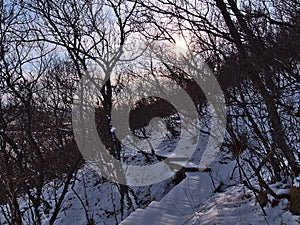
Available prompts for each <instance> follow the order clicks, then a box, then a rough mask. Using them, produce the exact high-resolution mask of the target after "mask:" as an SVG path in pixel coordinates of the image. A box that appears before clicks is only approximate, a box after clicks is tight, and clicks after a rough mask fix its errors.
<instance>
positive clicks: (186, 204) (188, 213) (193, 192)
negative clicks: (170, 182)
mask: <svg viewBox="0 0 300 225" xmlns="http://www.w3.org/2000/svg"><path fill="white" fill-rule="evenodd" d="M212 194H213V193H212V181H211V179H210V176H209V174H208V173H207V172H197V173H188V174H187V177H186V179H184V180H183V181H182V182H181V183H180V184H179V185H177V186H176V187H174V188H173V189H172V190H171V191H170V192H169V194H167V195H166V196H165V197H164V198H163V199H161V200H160V201H159V202H152V203H151V204H150V205H149V206H148V207H147V208H146V209H137V210H136V211H135V212H133V213H131V214H130V216H128V217H127V218H126V219H125V220H124V221H122V222H121V224H122V225H140V224H143V225H153V224H156V225H166V224H172V225H177V224H178V225H179V224H183V223H184V222H185V221H187V220H189V219H190V218H191V217H192V216H193V215H194V213H195V212H196V211H197V209H198V208H199V206H200V205H201V204H203V203H204V202H205V201H206V200H207V199H209V198H210V197H211V196H212Z"/></svg>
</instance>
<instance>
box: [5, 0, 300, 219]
mask: <svg viewBox="0 0 300 225" xmlns="http://www.w3.org/2000/svg"><path fill="white" fill-rule="evenodd" d="M299 31H300V2H298V1H296V0H245V1H240V0H197V1H192V0H58V1H55V0H0V52H1V54H0V224H10V225H21V224H36V225H40V224H51V225H52V224H68V222H65V223H63V222H61V221H62V220H61V219H62V218H63V217H66V218H67V217H69V218H70V219H72V218H71V217H72V215H71V214H68V213H66V211H67V210H68V207H73V206H74V205H75V203H74V202H75V200H74V199H76V202H77V203H78V205H79V206H78V209H76V210H77V211H76V210H75V211H76V212H75V214H80V215H82V216H81V217H83V218H84V221H85V222H83V223H82V224H88V225H92V224H119V223H120V222H121V221H122V220H124V219H125V218H126V217H127V216H128V215H129V214H130V213H132V212H133V211H134V210H135V209H137V208H145V207H147V205H149V204H150V202H151V201H154V200H159V199H161V198H162V197H163V196H164V195H167V193H168V192H169V191H170V190H172V188H173V187H174V186H176V185H178V183H180V182H181V181H182V180H184V179H185V177H186V173H188V172H193V171H194V170H196V171H198V172H199V168H198V167H197V168H192V169H191V168H189V167H187V166H182V165H180V166H179V167H178V164H176V163H175V165H174V164H172V162H170V161H171V160H170V159H168V157H169V156H170V155H171V153H170V152H172V151H173V150H174V149H178V148H180V146H181V148H184V149H192V150H191V151H195V152H192V153H183V150H180V149H179V150H178V152H180V153H182V154H187V155H184V157H183V159H182V158H180V157H181V155H180V154H177V156H178V157H179V156H180V157H179V158H178V159H176V160H179V161H180V160H183V161H188V160H187V158H189V160H192V161H193V160H195V161H197V162H198V164H199V161H200V160H201V154H203V155H204V156H206V153H203V152H200V150H199V149H198V148H199V146H204V145H207V146H208V147H207V146H206V149H208V148H209V147H211V146H210V145H213V143H215V145H216V147H215V149H216V150H211V151H212V152H213V155H214V157H215V156H216V155H217V154H219V155H220V154H221V155H225V156H224V157H225V159H226V160H227V161H230V162H234V165H235V166H234V169H233V171H232V174H234V176H235V178H234V179H235V182H236V183H235V184H242V185H243V186H244V187H245V188H246V189H247V190H250V191H251V192H252V193H253V195H254V196H255V198H256V199H257V202H258V205H259V207H260V208H261V210H262V211H263V212H264V208H265V207H266V206H267V205H268V204H270V205H272V206H276V205H278V204H279V203H280V202H282V201H287V202H288V208H287V209H286V211H290V212H291V213H292V214H293V215H300V73H299V69H300V64H299V63H300V54H299V50H300V32H299ZM197 66H199V68H200V69H199V68H198V67H197ZM195 71H196V72H195ZM199 71H200V72H199ZM195 74H197V75H195ZM197 79H198V80H201V83H199V82H198V80H197ZM173 86H174V87H173ZM175 86H176V87H175ZM181 91H182V92H181ZM159 95H160V96H159ZM186 99H187V100H186ZM171 100H172V101H173V102H172V101H171ZM176 104H177V105H176ZM177 106H179V107H181V109H179V108H177ZM211 107H212V108H213V109H214V110H213V112H214V113H212V112H210V109H211ZM192 115H194V117H195V118H193V117H192ZM153 118H160V119H161V120H160V122H158V124H159V128H161V129H162V127H163V129H162V130H159V131H158V132H157V133H158V134H163V135H162V138H161V137H160V139H159V138H158V139H157V140H160V142H162V145H168V143H169V145H170V146H171V147H170V146H167V147H168V148H167V147H166V148H167V150H166V151H167V152H164V150H161V149H163V147H161V146H162V145H160V147H155V146H158V144H157V143H156V142H157V140H156V139H155V138H153V139H149V138H150V137H151V135H152V136H153V135H154V133H155V132H154V131H151V129H152V128H153V127H155V126H153V127H151V126H150V125H151V124H152V122H153V120H152V119H153ZM88 119H90V122H87V120H88ZM161 124H163V125H161ZM211 125H212V128H210V126H211ZM85 126H87V127H88V128H86V127H85ZM89 126H90V127H89ZM93 131H96V134H97V135H96V134H94V132H93ZM127 132H129V133H130V132H131V136H130V138H129V139H128V136H126V135H127ZM95 135H96V136H98V138H96V139H97V141H96V140H95ZM185 135H186V136H185ZM189 135H190V136H189ZM201 135H204V136H205V137H206V138H204V139H206V141H203V142H202V141H201V140H200V138H199V137H200V136H201ZM191 136H192V137H191ZM208 137H209V138H211V139H209V140H212V141H211V142H210V141H208V140H207V139H208ZM195 138H196V139H195ZM220 138H221V140H220ZM125 140H126V141H127V142H126V141H125ZM180 140H181V142H180ZM193 140H194V141H193ZM195 140H196V141H195ZM140 142H142V143H144V145H140V147H137V146H135V144H136V145H138V144H140ZM100 143H101V144H100ZM145 143H146V144H145ZM166 143H167V144H166ZM170 143H171V144H172V145H171V144H170ZM180 143H181V144H180ZM100 145H101V148H103V149H106V150H107V152H106V151H102V152H101V153H99V152H100V151H99V148H100ZM147 145H148V146H147ZM152 145H153V146H152ZM182 145H183V147H182ZM172 146H173V147H172ZM195 146H198V147H195ZM158 148H160V150H159V149H158ZM172 148H173V149H172ZM216 151H218V152H216ZM103 152H106V153H103ZM161 152H164V154H162V153H161ZM207 152H208V150H207ZM167 153H168V154H167ZM174 154H175V153H174ZM175 155H176V154H175ZM192 155H193V156H192ZM203 155H202V158H203ZM190 158H192V159H190ZM208 158H209V157H208ZM176 160H175V161H176ZM207 160H208V161H209V163H211V162H212V160H213V159H207ZM162 162H165V164H164V165H167V166H168V168H169V167H170V173H168V174H166V175H162V176H164V177H159V178H155V179H156V180H152V181H145V180H147V179H146V178H145V180H143V179H142V178H139V177H132V176H138V175H131V180H130V181H129V180H128V179H127V174H129V172H128V173H126V171H125V170H126V169H124V168H123V165H124V164H127V165H134V166H145V165H156V164H159V163H162ZM201 162H203V163H204V164H205V162H204V161H201ZM209 163H206V164H205V167H207V168H202V169H203V170H204V171H209V173H210V174H213V173H214V170H213V169H210V168H209V167H210V166H209ZM200 164H201V163H200ZM95 165H96V167H99V168H96V169H95V168H94V166H95ZM159 165H160V164H159ZM201 165H202V164H201ZM126 168H127V167H126ZM130 168H131V167H130ZM130 168H129V167H128V168H127V169H130ZM132 168H133V169H134V167H132ZM98 169H99V170H100V171H101V172H99V171H98ZM141 171H142V170H139V171H138V172H137V173H142V172H141ZM171 172H172V173H171ZM132 173H133V172H132ZM157 174H158V173H157ZM154 175H156V174H153V177H155V176H154ZM128 176H129V175H128ZM149 176H150V175H149ZM213 177H214V176H213V175H212V179H213ZM153 179H154V178H153ZM90 182H93V185H94V186H93V187H95V188H96V187H99V190H101V191H98V192H96V191H95V190H94V189H93V187H92V186H91V184H90ZM221 184H223V183H222V182H221ZM221 184H220V185H221ZM275 184H276V185H275ZM89 185H90V186H89ZM220 185H219V186H218V185H216V187H214V189H215V190H213V191H218V190H219V188H220ZM229 186H230V185H229ZM274 186H276V188H277V189H276V188H274ZM89 188H90V189H89ZM91 189H93V190H94V191H95V193H96V194H95V196H99V199H101V200H99V203H95V205H93V204H91V202H92V201H91V200H88V195H89V193H88V192H89V190H91ZM281 190H284V191H281ZM70 196H73V197H72V198H73V200H72V198H71V197H70ZM66 201H67V202H68V201H69V202H72V201H74V202H72V204H71V203H70V205H68V204H66ZM101 201H102V202H101ZM97 204H100V205H97ZM101 204H102V205H101ZM96 205H97V206H96ZM96 211H97V212H98V211H100V212H99V215H96V213H95V212H96ZM100 214H101V215H100ZM161 216H162V217H163V215H161ZM96 217H97V218H98V219H96ZM299 221H300V220H299ZM74 224H81V223H79V222H78V223H76V222H74ZM271 224H272V223H271Z"/></svg>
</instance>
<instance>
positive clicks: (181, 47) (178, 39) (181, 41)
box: [173, 36, 188, 54]
mask: <svg viewBox="0 0 300 225" xmlns="http://www.w3.org/2000/svg"><path fill="white" fill-rule="evenodd" d="M173 39H174V40H175V51H176V54H185V53H186V52H187V51H188V45H187V40H186V39H185V38H184V37H182V36H175V37H173Z"/></svg>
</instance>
